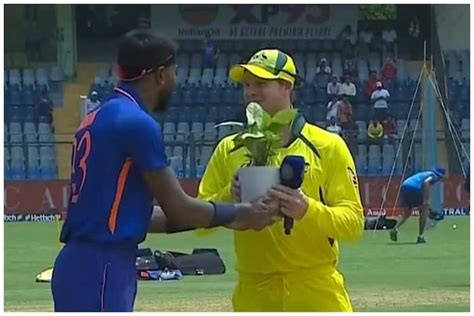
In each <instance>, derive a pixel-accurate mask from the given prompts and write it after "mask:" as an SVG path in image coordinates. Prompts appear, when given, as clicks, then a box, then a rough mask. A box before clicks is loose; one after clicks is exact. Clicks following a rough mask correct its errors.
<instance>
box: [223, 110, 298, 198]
mask: <svg viewBox="0 0 474 316" xmlns="http://www.w3.org/2000/svg"><path fill="white" fill-rule="evenodd" d="M297 113H298V111H297V110H294V109H288V110H282V111H279V112H278V113H276V114H275V115H274V116H273V117H271V116H270V115H269V114H268V113H267V112H266V111H265V110H264V109H263V108H262V106H261V105H260V104H258V103H256V102H251V103H249V104H248V105H247V108H246V116H247V124H246V125H244V124H243V123H239V122H224V123H221V124H218V125H217V126H223V125H240V126H245V127H244V129H243V130H242V131H240V132H239V133H238V134H237V135H236V136H235V138H234V143H235V148H234V149H233V150H232V151H235V150H238V149H240V148H242V147H244V148H245V149H246V151H247V153H246V157H247V158H248V161H247V163H246V165H245V167H243V168H241V169H240V170H239V171H238V178H239V182H240V188H241V200H242V201H243V202H250V201H253V200H255V199H257V198H259V197H261V196H262V195H263V194H265V192H266V191H267V190H268V189H270V188H271V187H272V186H273V185H275V184H278V183H279V182H280V175H279V169H280V168H279V166H277V165H276V163H275V160H274V158H275V155H276V149H278V148H281V147H282V146H283V133H282V132H283V128H285V127H286V126H288V124H290V122H291V121H292V120H293V119H294V118H295V117H296V114H297Z"/></svg>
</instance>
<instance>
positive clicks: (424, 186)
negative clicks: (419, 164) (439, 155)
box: [390, 166, 446, 244]
mask: <svg viewBox="0 0 474 316" xmlns="http://www.w3.org/2000/svg"><path fill="white" fill-rule="evenodd" d="M445 175H446V170H445V169H444V167H442V166H437V167H435V168H433V170H430V171H424V172H419V173H416V174H414V175H412V176H411V177H408V178H407V179H405V181H403V183H402V187H401V189H400V197H399V200H398V201H399V205H398V206H399V207H400V208H401V209H402V215H401V216H400V218H399V219H398V221H397V224H396V225H395V227H394V228H393V229H392V230H391V231H390V239H391V240H392V241H397V240H398V232H399V229H400V226H402V225H403V224H404V223H405V221H406V220H407V219H408V218H409V217H410V216H411V214H412V211H413V209H415V208H420V207H421V209H420V216H419V219H418V221H419V235H418V238H417V241H416V242H417V243H419V244H424V243H426V239H425V237H424V233H425V228H426V222H427V218H428V215H429V213H430V193H431V186H432V185H433V184H435V183H437V182H439V181H443V180H445V179H446V177H445Z"/></svg>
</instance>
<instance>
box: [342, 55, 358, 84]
mask: <svg viewBox="0 0 474 316" xmlns="http://www.w3.org/2000/svg"><path fill="white" fill-rule="evenodd" d="M345 75H349V76H350V77H351V80H353V81H355V80H356V78H357V77H358V76H359V71H358V70H357V65H356V62H355V60H354V59H346V60H345V61H344V76H345Z"/></svg>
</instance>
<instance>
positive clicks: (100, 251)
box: [51, 241, 137, 312]
mask: <svg viewBox="0 0 474 316" xmlns="http://www.w3.org/2000/svg"><path fill="white" fill-rule="evenodd" d="M135 256H136V246H135V247H131V246H126V247H124V246H122V247H118V246H108V245H100V244H97V243H92V242H82V241H81V242H79V241H71V242H68V243H67V244H66V245H65V246H64V247H63V249H62V250H61V251H60V253H59V255H58V257H57V258H56V262H55V263H54V270H53V277H52V280H51V290H52V293H53V300H54V310H55V311H56V312H132V311H133V304H134V302H135V296H136V293H137V272H136V268H135Z"/></svg>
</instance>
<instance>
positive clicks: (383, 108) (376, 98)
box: [370, 81, 390, 121]
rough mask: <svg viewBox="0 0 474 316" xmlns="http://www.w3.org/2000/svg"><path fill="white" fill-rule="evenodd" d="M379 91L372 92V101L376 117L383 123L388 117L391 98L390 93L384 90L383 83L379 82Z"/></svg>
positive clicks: (377, 84)
mask: <svg viewBox="0 0 474 316" xmlns="http://www.w3.org/2000/svg"><path fill="white" fill-rule="evenodd" d="M376 86H377V89H376V90H375V91H374V92H372V95H371V97H370V100H371V101H372V102H373V104H374V116H375V117H376V118H377V119H378V120H380V121H383V120H384V119H385V117H386V115H387V110H388V102H387V100H388V98H389V97H390V93H389V92H388V90H387V89H384V88H383V86H382V82H381V81H377V83H376Z"/></svg>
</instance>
